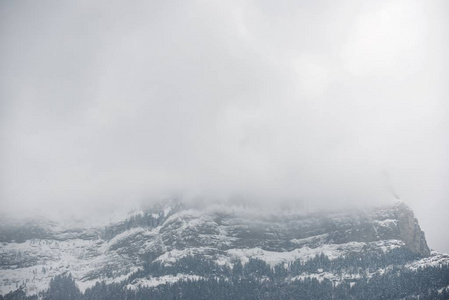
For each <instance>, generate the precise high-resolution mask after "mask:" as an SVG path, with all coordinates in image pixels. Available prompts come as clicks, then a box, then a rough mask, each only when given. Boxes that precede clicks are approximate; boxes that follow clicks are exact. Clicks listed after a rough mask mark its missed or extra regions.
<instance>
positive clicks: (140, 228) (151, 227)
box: [0, 202, 449, 295]
mask: <svg viewBox="0 0 449 300" xmlns="http://www.w3.org/2000/svg"><path fill="white" fill-rule="evenodd" d="M0 242H1V248H0V294H3V295H5V294H6V293H8V292H10V291H13V290H16V289H18V288H20V287H23V289H24V291H25V292H26V293H27V294H29V295H31V294H37V293H38V292H40V291H43V290H45V289H47V288H48V286H49V282H50V280H51V279H52V278H53V277H55V276H56V275H58V274H64V273H70V274H72V276H73V277H74V279H75V280H76V283H77V284H78V286H79V287H80V289H81V290H82V291H84V290H85V289H86V288H88V287H91V286H93V285H94V284H95V283H96V282H100V281H104V282H105V283H111V282H121V281H123V280H125V279H127V278H129V277H130V276H131V275H132V278H130V279H129V283H128V285H127V286H128V288H130V289H133V288H137V287H139V286H149V287H151V286H157V285H160V284H164V283H170V282H176V281H178V280H187V279H190V280H198V279H200V278H203V276H206V275H207V276H209V275H210V274H208V273H207V272H206V271H204V272H206V273H204V272H203V273H201V272H199V271H198V272H196V273H195V272H193V271H192V270H188V269H187V271H186V272H179V273H178V272H175V273H176V274H175V273H173V274H162V273H160V274H159V273H157V272H153V273H152V272H146V273H145V274H144V275H142V276H139V275H136V274H139V272H138V271H142V270H143V269H145V268H148V266H151V267H153V268H154V267H155V266H158V265H162V266H165V267H167V268H170V267H177V266H178V264H179V266H181V265H182V264H183V263H185V262H186V260H188V259H189V258H191V257H194V258H195V260H198V261H210V262H212V263H214V264H216V265H217V266H223V268H225V267H229V268H230V269H232V268H233V267H235V264H236V263H237V262H239V263H242V265H245V264H247V263H248V262H249V261H250V260H254V259H257V260H260V261H263V262H265V263H267V264H268V265H269V266H270V267H271V268H275V267H276V266H279V265H281V266H285V267H286V268H287V267H288V266H291V265H292V264H294V263H295V262H297V261H298V260H299V261H302V262H303V263H305V262H307V261H312V260H314V259H316V258H317V257H320V256H322V255H324V256H325V258H326V260H327V259H328V260H330V261H335V262H337V261H339V260H342V259H347V258H348V257H359V258H360V259H362V258H363V257H381V258H383V257H385V260H388V261H386V262H385V263H383V264H380V263H377V265H378V267H376V268H371V269H368V270H366V271H364V273H365V275H363V274H362V273H361V271H360V270H359V271H357V272H355V271H348V272H346V273H345V274H341V272H339V273H340V274H337V273H336V272H331V271H324V269H322V268H318V269H316V270H315V269H310V270H309V271H304V272H302V273H301V274H299V275H296V276H290V277H289V279H288V280H291V281H294V280H300V279H304V278H317V279H321V280H322V279H324V278H326V279H329V280H333V281H334V282H341V281H345V280H346V281H347V280H357V279H358V278H361V277H362V276H374V275H375V274H382V273H383V272H386V271H388V268H391V265H392V263H391V262H398V261H399V260H398V259H400V263H403V262H406V263H403V266H404V267H405V268H408V269H416V268H419V267H422V266H428V265H446V264H448V263H449V258H448V256H446V255H442V254H438V253H436V252H432V253H431V252H430V249H429V247H428V246H427V243H426V240H425V237H424V233H423V232H422V231H421V229H420V227H419V225H418V221H417V220H416V218H415V217H414V215H413V212H412V211H411V209H410V208H408V207H407V206H406V205H405V204H404V203H400V202H398V203H396V204H395V205H393V206H391V207H383V208H377V209H370V210H363V211H361V210H358V211H356V210H355V211H351V212H333V213H331V212H327V213H308V214H306V213H304V212H302V211H301V210H289V211H285V210H279V211H267V210H263V209H258V208H255V207H240V206H235V207H229V206H221V205H210V206H207V207H201V208H199V207H188V206H185V205H182V204H179V203H170V204H165V205H157V206H155V207H153V208H152V209H151V210H148V211H146V212H140V213H137V214H135V215H133V216H132V217H130V218H128V219H126V220H123V221H121V222H116V223H111V224H108V225H106V226H99V227H94V228H73V227H70V228H67V227H64V226H62V225H60V224H55V223H49V222H47V223H27V224H16V225H11V224H3V225H1V227H0ZM398 255H400V258H397V256H398ZM324 256H322V257H324ZM390 260H391V261H390ZM180 268H181V267H180ZM180 270H185V269H182V268H181V269H180ZM213 272H214V274H215V275H214V276H224V277H226V274H219V273H218V272H217V271H213ZM200 273H201V274H200ZM142 274H143V273H142Z"/></svg>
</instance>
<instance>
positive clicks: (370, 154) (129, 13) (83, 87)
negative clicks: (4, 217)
mask: <svg viewBox="0 0 449 300" xmlns="http://www.w3.org/2000/svg"><path fill="white" fill-rule="evenodd" d="M448 23H449V2H447V1H443V0H442V1H395V0H393V1H390V0H389V1H366V2H363V1H338V2H337V1H245V0H243V1H91V0H89V1H20V0H19V1H2V2H1V3H0V35H1V42H0V101H1V103H0V105H1V106H0V118H1V119H0V120H1V121H0V122H1V123H0V125H1V132H0V134H1V145H2V146H1V158H0V162H1V191H0V192H1V195H0V196H1V198H0V201H1V202H0V205H1V211H2V212H3V213H8V214H17V212H18V211H24V210H26V211H29V212H33V213H37V212H42V211H52V212H59V211H60V210H62V211H66V212H67V211H70V212H75V213H78V214H81V215H82V214H83V213H88V212H90V211H100V212H101V211H103V212H104V211H105V210H107V209H111V210H112V209H117V208H119V207H123V208H129V207H131V206H133V205H135V204H136V203H138V202H139V201H142V199H155V198H158V197H161V196H164V195H171V194H178V195H183V196H186V197H205V198H208V199H209V198H210V199H212V198H215V199H227V198H229V197H235V196H236V195H238V196H240V197H247V198H251V199H257V201H259V200H260V201H262V202H270V201H272V202H273V201H279V200H285V199H288V200H289V201H310V202H313V203H321V204H325V205H334V206H338V205H341V204H343V203H345V204H347V203H380V202H382V201H383V200H384V199H386V198H388V197H389V196H388V195H386V194H385V193H384V191H385V184H384V180H383V179H382V177H383V176H382V174H383V172H387V173H388V174H389V177H390V181H391V183H392V184H393V186H394V188H395V190H396V191H397V193H398V194H399V195H400V197H401V199H403V200H405V201H406V202H407V203H408V204H409V205H410V206H411V207H412V208H413V209H414V210H415V213H416V214H417V216H418V218H419V219H420V222H421V225H422V227H423V229H424V230H425V231H426V233H427V237H428V240H429V244H430V246H431V247H432V248H435V249H437V250H441V251H449V237H448V236H447V228H449V218H448V211H449V201H448V200H449V196H448V195H449V193H448V192H449V188H448V186H449V184H448V183H447V182H448V178H449V158H448V153H449V134H448V133H449V132H448V128H449V117H448V116H449V105H448V103H449V89H448V86H449V84H448V80H449V63H448V62H449V60H448V57H447V53H449V35H448V31H447V29H448V28H449V24H448Z"/></svg>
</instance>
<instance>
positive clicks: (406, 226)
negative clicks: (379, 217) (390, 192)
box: [395, 202, 430, 256]
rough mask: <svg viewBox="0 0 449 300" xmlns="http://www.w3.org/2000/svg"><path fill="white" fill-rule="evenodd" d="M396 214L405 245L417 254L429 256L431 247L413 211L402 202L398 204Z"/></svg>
mask: <svg viewBox="0 0 449 300" xmlns="http://www.w3.org/2000/svg"><path fill="white" fill-rule="evenodd" d="M395 215H396V218H397V220H398V224H397V225H398V230H399V235H400V236H401V239H402V241H403V242H404V243H405V245H406V246H407V247H408V248H409V249H410V250H412V251H413V252H415V253H417V254H420V255H422V256H429V255H430V249H429V246H427V242H426V237H425V235H424V232H423V231H422V230H421V227H419V224H418V219H416V218H415V215H414V214H413V211H412V210H411V209H410V208H409V207H408V206H407V205H405V204H404V203H402V202H401V203H398V204H397V205H396V212H395Z"/></svg>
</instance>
